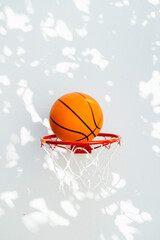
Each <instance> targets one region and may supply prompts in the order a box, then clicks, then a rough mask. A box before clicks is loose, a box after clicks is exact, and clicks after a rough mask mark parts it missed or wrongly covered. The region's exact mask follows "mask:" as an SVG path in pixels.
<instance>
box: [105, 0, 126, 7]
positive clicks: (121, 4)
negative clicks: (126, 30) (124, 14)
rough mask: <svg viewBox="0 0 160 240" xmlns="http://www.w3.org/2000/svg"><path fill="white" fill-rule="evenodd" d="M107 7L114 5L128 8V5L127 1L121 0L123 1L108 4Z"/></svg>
mask: <svg viewBox="0 0 160 240" xmlns="http://www.w3.org/2000/svg"><path fill="white" fill-rule="evenodd" d="M109 5H111V6H112V5H114V6H115V7H124V6H129V5H130V3H129V1H128V0H123V1H117V2H114V3H113V2H110V3H109Z"/></svg>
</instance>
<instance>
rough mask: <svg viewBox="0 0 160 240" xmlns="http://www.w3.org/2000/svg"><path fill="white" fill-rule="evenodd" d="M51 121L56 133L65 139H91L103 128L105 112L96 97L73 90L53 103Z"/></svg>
mask: <svg viewBox="0 0 160 240" xmlns="http://www.w3.org/2000/svg"><path fill="white" fill-rule="evenodd" d="M49 122H50V126H51V129H52V131H53V132H54V134H55V135H56V136H57V137H58V138H59V139H61V140H63V141H91V140H92V139H93V138H94V137H96V136H97V134H98V133H99V132H100V130H101V128H102V124H103V113H102V110H101V107H100V106H99V104H98V102H97V101H96V100H95V99H93V98H92V97H90V96H88V95H87V94H84V93H80V92H73V93H68V94H65V95H63V96H62V97H60V98H59V99H58V100H57V101H56V102H55V103H54V104H53V106H52V108H51V111H50V116H49Z"/></svg>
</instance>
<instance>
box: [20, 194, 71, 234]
mask: <svg viewBox="0 0 160 240" xmlns="http://www.w3.org/2000/svg"><path fill="white" fill-rule="evenodd" d="M29 205H30V207H32V208H35V209H37V210H38V211H34V212H32V213H29V214H26V215H25V216H23V218H22V222H23V224H24V225H25V226H26V228H27V229H28V230H29V231H31V232H38V231H39V230H40V227H41V226H42V225H44V224H48V225H50V226H51V227H56V226H68V225H69V221H68V220H67V219H65V218H64V217H62V216H60V215H58V214H57V213H55V212H54V211H53V210H49V209H48V208H47V205H46V202H45V200H44V199H43V198H37V199H33V200H32V201H31V202H30V203H29Z"/></svg>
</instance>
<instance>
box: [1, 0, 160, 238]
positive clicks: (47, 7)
mask: <svg viewBox="0 0 160 240" xmlns="http://www.w3.org/2000/svg"><path fill="white" fill-rule="evenodd" d="M159 3H160V2H159V0H148V1H147V0H146V1H129V0H124V1H115V0H106V1H105V0H101V1H91V0H90V1H89V0H84V1H79V0H73V1H71V0H68V1H60V0H57V1H49V0H46V1H38V0H35V1H31V0H25V1H10V0H8V1H0V9H1V10H0V19H1V26H0V63H1V65H0V99H1V100H0V121H1V131H0V132H1V136H0V139H1V140H0V232H1V239H2V240H10V239H24V240H28V239H30V240H44V239H47V240H50V239H57V240H58V239H59V240H64V239H69V240H71V239H76V240H82V239H83V240H88V239H92V240H93V239H95V240H98V239H100V240H110V239H112V240H121V239H127V240H142V239H145V240H159V239H160V230H159V212H158V211H159V202H160V196H159V180H160V175H159V167H160V162H159V157H160V146H159V139H160V121H159V114H160V73H159V71H160V70H159V64H160V62H159V51H160V28H159V21H160V5H159ZM72 91H80V92H84V93H87V94H89V95H91V96H92V97H94V98H95V99H96V100H97V101H98V102H99V103H100V105H101V107H102V109H103V112H104V125H103V129H102V131H107V132H113V133H118V134H120V135H121V136H122V138H123V141H122V146H121V148H119V149H118V151H117V153H116V155H115V156H114V159H113V161H112V163H111V173H115V174H116V176H117V177H118V178H119V179H120V183H121V184H120V185H119V186H118V185H117V187H116V188H115V191H116V192H115V194H113V195H111V196H109V197H107V198H106V197H103V196H100V198H99V200H95V198H94V197H93V198H87V197H86V198H84V199H83V200H82V201H80V200H78V199H77V198H76V197H75V196H74V195H72V193H71V194H70V195H67V196H64V195H63V194H61V193H57V188H58V182H57V181H56V178H55V176H54V175H53V173H52V172H51V171H50V170H49V169H45V168H44V163H45V159H44V158H45V152H44V151H43V149H41V148H40V137H42V136H44V135H47V134H48V114H49V111H50V108H51V106H52V104H53V102H54V101H55V100H56V99H57V98H58V97H60V96H61V95H63V94H65V93H67V92H72ZM120 186H121V187H120Z"/></svg>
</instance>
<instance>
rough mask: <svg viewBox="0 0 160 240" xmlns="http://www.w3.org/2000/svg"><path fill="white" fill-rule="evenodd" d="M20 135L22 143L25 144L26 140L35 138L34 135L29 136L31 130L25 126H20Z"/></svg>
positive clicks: (29, 140)
mask: <svg viewBox="0 0 160 240" xmlns="http://www.w3.org/2000/svg"><path fill="white" fill-rule="evenodd" d="M20 136H21V144H22V145H25V144H26V143H28V142H33V141H34V140H35V139H34V137H33V136H31V131H30V130H28V129H27V128H25V127H21V132H20Z"/></svg>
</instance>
